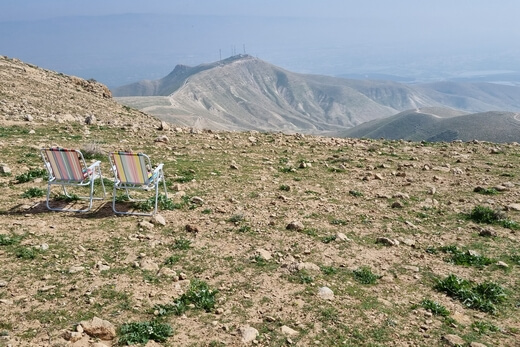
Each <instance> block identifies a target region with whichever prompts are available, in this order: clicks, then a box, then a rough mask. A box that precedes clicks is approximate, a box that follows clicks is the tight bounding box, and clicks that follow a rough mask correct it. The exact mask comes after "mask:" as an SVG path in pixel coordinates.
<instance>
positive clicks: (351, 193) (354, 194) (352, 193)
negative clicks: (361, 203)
mask: <svg viewBox="0 0 520 347" xmlns="http://www.w3.org/2000/svg"><path fill="white" fill-rule="evenodd" d="M348 193H349V194H350V195H352V196H355V197H361V196H363V193H361V192H359V191H357V190H349V191H348Z"/></svg>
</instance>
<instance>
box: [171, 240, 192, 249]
mask: <svg viewBox="0 0 520 347" xmlns="http://www.w3.org/2000/svg"><path fill="white" fill-rule="evenodd" d="M190 248H191V240H188V239H185V238H182V237H181V238H179V239H176V240H175V241H174V242H173V245H172V249H178V250H181V251H185V250H188V249H190Z"/></svg>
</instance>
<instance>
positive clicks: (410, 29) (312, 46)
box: [0, 0, 520, 85]
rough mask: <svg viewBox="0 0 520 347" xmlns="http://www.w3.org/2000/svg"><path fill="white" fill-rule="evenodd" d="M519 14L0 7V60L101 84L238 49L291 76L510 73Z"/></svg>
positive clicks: (185, 5)
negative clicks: (4, 57) (1, 57)
mask: <svg viewBox="0 0 520 347" xmlns="http://www.w3.org/2000/svg"><path fill="white" fill-rule="evenodd" d="M128 14H130V15H128ZM143 14H150V16H144V15H143ZM519 14H520V1H519V0H500V1H496V0H319V1H318V0H314V1H311V0H147V1H143V0H0V54H2V55H7V56H11V57H17V58H19V59H22V60H24V61H27V62H30V63H33V64H37V65H40V66H42V67H45V68H50V69H53V70H56V71H60V72H63V73H67V74H75V75H77V76H80V77H84V78H91V77H92V78H95V79H98V80H100V81H102V82H105V83H107V84H109V85H118V84H122V83H127V82H131V81H133V80H134V79H142V78H147V79H155V78H158V77H162V76H164V75H165V74H167V73H168V72H169V71H171V70H173V68H174V67H175V65H176V64H186V65H197V64H201V63H208V62H213V61H216V60H218V59H219V57H220V56H222V58H224V57H227V56H229V55H230V54H231V53H232V52H236V53H242V51H243V49H244V47H246V48H247V53H249V54H252V55H254V56H258V57H259V58H261V59H264V60H266V61H267V62H270V63H273V64H275V65H278V66H280V67H283V68H286V69H288V70H292V71H294V72H302V73H316V74H328V75H340V74H349V73H365V72H377V73H387V74H399V75H402V76H412V77H413V76H416V77H417V76H420V77H421V79H425V78H437V77H439V78H440V77H442V76H444V77H445V76H453V75H461V74H467V73H473V72H474V71H482V70H515V71H517V70H520V48H519V46H518V42H520V21H519V20H518V18H517V17H518V15H519ZM168 15H169V16H168Z"/></svg>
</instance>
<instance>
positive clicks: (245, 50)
mask: <svg viewBox="0 0 520 347" xmlns="http://www.w3.org/2000/svg"><path fill="white" fill-rule="evenodd" d="M244 54H246V44H245V43H244Z"/></svg>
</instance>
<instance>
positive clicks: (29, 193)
mask: <svg viewBox="0 0 520 347" xmlns="http://www.w3.org/2000/svg"><path fill="white" fill-rule="evenodd" d="M45 192H46V191H45V189H40V188H36V187H33V188H29V189H27V190H26V191H25V192H24V193H23V194H22V198H28V199H30V198H40V197H42V196H44V195H45Z"/></svg>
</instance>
